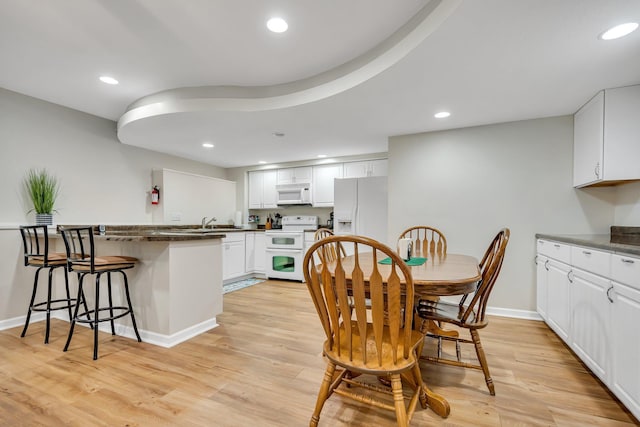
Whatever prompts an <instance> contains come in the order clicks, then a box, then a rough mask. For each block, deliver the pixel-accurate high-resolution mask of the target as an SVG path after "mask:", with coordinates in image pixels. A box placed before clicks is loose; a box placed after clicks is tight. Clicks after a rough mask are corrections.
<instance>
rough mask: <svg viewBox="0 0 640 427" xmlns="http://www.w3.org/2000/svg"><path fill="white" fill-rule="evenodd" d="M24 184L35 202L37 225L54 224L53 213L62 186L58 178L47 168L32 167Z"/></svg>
mask: <svg viewBox="0 0 640 427" xmlns="http://www.w3.org/2000/svg"><path fill="white" fill-rule="evenodd" d="M24 186H25V189H26V191H27V194H28V195H29V198H30V199H31V202H32V204H33V209H31V210H29V212H32V211H35V213H36V224H37V225H52V224H53V213H54V212H56V211H55V209H54V206H55V203H56V199H57V197H58V191H59V189H60V186H59V184H58V179H57V178H56V177H55V176H54V175H51V174H49V172H47V170H46V169H39V170H38V169H31V170H29V172H27V175H26V177H25V179H24Z"/></svg>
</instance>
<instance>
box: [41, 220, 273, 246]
mask: <svg viewBox="0 0 640 427" xmlns="http://www.w3.org/2000/svg"><path fill="white" fill-rule="evenodd" d="M78 226H79V225H76V224H74V225H70V224H65V225H58V228H59V227H78ZM85 226H86V225H85ZM93 227H94V229H95V231H94V239H95V240H98V241H101V240H102V241H116V242H140V241H146V242H179V241H193V240H212V239H222V238H224V237H226V235H227V234H228V233H236V232H247V231H262V230H256V229H254V228H244V227H228V226H227V227H220V226H218V227H213V228H207V229H202V228H201V227H200V226H199V225H179V226H176V225H146V224H145V225H106V226H105V232H104V234H100V232H99V231H98V226H97V225H93ZM56 235H57V236H60V234H59V231H58V232H57V233H56V234H55V235H53V234H52V237H53V236H56Z"/></svg>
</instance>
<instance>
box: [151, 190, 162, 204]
mask: <svg viewBox="0 0 640 427" xmlns="http://www.w3.org/2000/svg"><path fill="white" fill-rule="evenodd" d="M158 203H160V189H159V188H158V186H157V185H155V186H154V187H153V190H151V204H152V205H157V204H158Z"/></svg>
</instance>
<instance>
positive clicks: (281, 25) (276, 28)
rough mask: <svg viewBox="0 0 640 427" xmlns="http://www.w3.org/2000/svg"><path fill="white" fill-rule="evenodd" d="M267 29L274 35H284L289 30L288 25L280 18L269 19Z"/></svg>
mask: <svg viewBox="0 0 640 427" xmlns="http://www.w3.org/2000/svg"><path fill="white" fill-rule="evenodd" d="M267 28H268V29H269V30H271V31H273V32H274V33H284V32H285V31H287V28H289V24H287V21H285V20H284V19H282V18H271V19H269V20H268V21H267Z"/></svg>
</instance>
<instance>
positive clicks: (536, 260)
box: [533, 255, 538, 265]
mask: <svg viewBox="0 0 640 427" xmlns="http://www.w3.org/2000/svg"><path fill="white" fill-rule="evenodd" d="M533 262H534V263H535V265H538V255H536V257H535V258H534V259H533Z"/></svg>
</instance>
